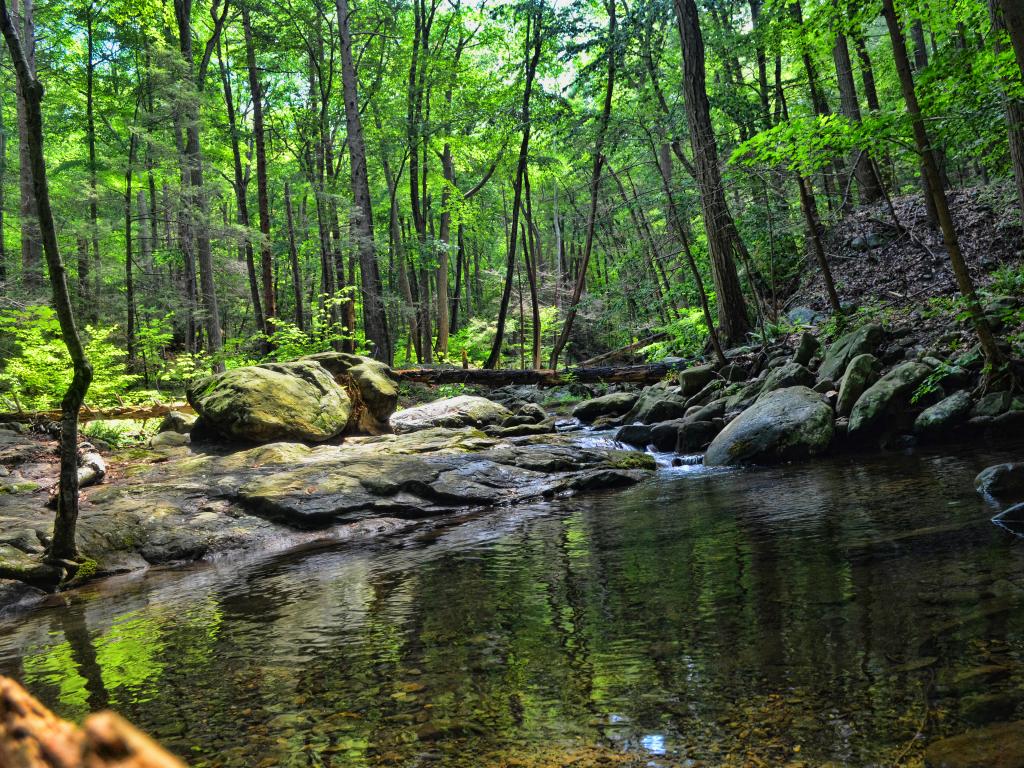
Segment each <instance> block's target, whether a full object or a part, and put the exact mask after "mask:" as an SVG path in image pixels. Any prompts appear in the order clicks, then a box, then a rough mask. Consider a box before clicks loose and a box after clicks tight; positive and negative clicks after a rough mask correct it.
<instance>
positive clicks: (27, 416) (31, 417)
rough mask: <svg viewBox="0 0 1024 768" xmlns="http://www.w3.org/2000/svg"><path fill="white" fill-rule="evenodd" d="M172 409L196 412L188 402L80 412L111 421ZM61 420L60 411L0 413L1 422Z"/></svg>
mask: <svg viewBox="0 0 1024 768" xmlns="http://www.w3.org/2000/svg"><path fill="white" fill-rule="evenodd" d="M172 411H180V412H182V413H193V414H194V413H195V411H194V410H192V406H191V405H189V404H188V403H167V404H165V405H145V406H132V405H130V406H125V407H122V408H100V409H95V410H94V409H92V408H89V407H88V406H82V409H81V410H80V411H79V412H78V420H79V421H109V420H113V419H135V420H137V421H143V420H145V419H156V418H161V417H163V416H166V415H167V414H169V413H171V412H172ZM48 421H60V411H11V412H10V413H0V423H3V422H18V423H21V424H36V423H39V422H48Z"/></svg>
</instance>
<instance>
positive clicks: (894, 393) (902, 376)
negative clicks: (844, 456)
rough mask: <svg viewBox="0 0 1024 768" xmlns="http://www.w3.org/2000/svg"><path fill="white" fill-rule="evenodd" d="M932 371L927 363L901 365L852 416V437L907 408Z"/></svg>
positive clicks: (858, 404) (863, 398) (865, 396)
mask: <svg viewBox="0 0 1024 768" xmlns="http://www.w3.org/2000/svg"><path fill="white" fill-rule="evenodd" d="M931 371H932V369H931V368H929V367H928V366H927V365H925V364H924V363H919V362H915V361H910V362H906V363H901V364H899V365H897V366H896V367H895V368H893V369H892V370H891V371H889V372H888V373H887V374H885V375H884V376H883V377H882V378H880V379H879V380H878V381H876V382H875V383H874V384H872V385H871V386H870V387H868V389H867V390H866V391H865V392H864V394H863V395H861V396H860V398H858V400H857V402H856V404H855V405H854V406H853V410H852V411H851V412H850V434H851V435H856V434H864V433H866V432H867V431H868V430H870V429H871V428H873V427H875V426H876V425H877V424H878V423H879V422H880V421H881V419H882V417H883V416H885V415H886V414H887V413H890V412H891V410H892V409H894V408H896V407H898V406H900V405H906V404H907V401H909V399H910V395H911V393H913V391H914V390H915V389H917V387H918V385H919V384H920V383H921V382H922V381H924V380H925V378H927V376H928V374H929V373H931Z"/></svg>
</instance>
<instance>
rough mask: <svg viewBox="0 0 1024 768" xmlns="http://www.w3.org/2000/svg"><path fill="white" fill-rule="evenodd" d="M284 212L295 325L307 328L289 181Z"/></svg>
mask: <svg viewBox="0 0 1024 768" xmlns="http://www.w3.org/2000/svg"><path fill="white" fill-rule="evenodd" d="M284 213H285V220H286V223H287V225H288V261H289V263H290V264H291V268H292V296H293V297H294V301H295V327H296V328H298V329H299V330H300V331H304V330H306V320H305V317H304V315H303V314H302V269H301V268H300V267H299V249H298V248H297V247H296V243H295V220H294V218H293V214H292V192H291V187H290V186H289V184H288V182H285V184H284Z"/></svg>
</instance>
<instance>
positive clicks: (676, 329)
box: [639, 308, 708, 362]
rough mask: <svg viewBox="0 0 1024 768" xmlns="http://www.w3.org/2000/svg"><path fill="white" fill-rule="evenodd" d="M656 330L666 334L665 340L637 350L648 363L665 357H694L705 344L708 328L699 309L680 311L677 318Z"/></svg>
mask: <svg viewBox="0 0 1024 768" xmlns="http://www.w3.org/2000/svg"><path fill="white" fill-rule="evenodd" d="M657 330H658V331H659V332H663V333H665V334H667V336H666V338H664V339H662V340H661V341H656V342H654V343H652V344H648V345H647V346H646V347H643V348H642V349H640V350H639V354H640V355H642V356H643V357H644V358H646V359H647V360H649V361H650V362H657V361H658V360H663V359H664V358H666V357H696V356H698V355H700V354H701V352H702V351H703V350H704V345H705V344H706V343H707V338H708V327H707V324H706V323H705V322H704V314H703V312H702V311H701V310H699V309H693V308H690V309H684V310H680V311H679V317H677V318H675V319H673V321H672V322H671V323H669V324H668V325H665V326H662V327H661V328H659V329H657Z"/></svg>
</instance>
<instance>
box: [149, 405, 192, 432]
mask: <svg viewBox="0 0 1024 768" xmlns="http://www.w3.org/2000/svg"><path fill="white" fill-rule="evenodd" d="M195 423H196V417H195V416H193V415H192V414H190V413H182V412H181V411H171V412H170V413H168V414H167V415H166V416H164V418H163V421H161V422H160V426H159V427H158V428H157V432H158V433H159V432H177V433H178V434H179V435H185V434H188V433H189V432H191V431H192V427H193V426H195Z"/></svg>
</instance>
